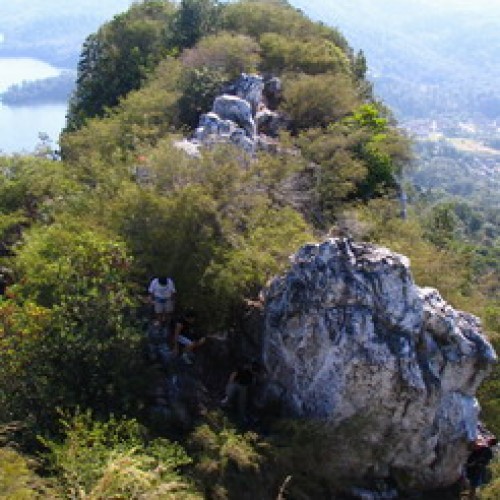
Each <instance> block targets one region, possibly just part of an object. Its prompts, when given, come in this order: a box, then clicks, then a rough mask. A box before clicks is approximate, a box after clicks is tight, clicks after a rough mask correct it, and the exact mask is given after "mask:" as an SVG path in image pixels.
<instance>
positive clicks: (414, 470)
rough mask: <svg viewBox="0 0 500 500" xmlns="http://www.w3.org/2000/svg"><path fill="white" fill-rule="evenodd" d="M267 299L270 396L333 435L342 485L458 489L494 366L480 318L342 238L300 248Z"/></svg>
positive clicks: (403, 262)
mask: <svg viewBox="0 0 500 500" xmlns="http://www.w3.org/2000/svg"><path fill="white" fill-rule="evenodd" d="M264 295H265V297H264V300H265V328H264V335H263V338H264V341H263V342H264V345H263V359H264V363H265V366H266V369H267V371H268V374H269V382H270V393H272V394H274V397H275V398H278V399H279V400H280V401H281V402H282V404H283V405H284V407H285V408H286V414H287V415H289V416H295V417H308V418H320V419H321V420H323V421H326V422H328V423H329V424H331V428H332V453H333V454H337V455H338V454H340V456H342V461H341V462H339V465H338V473H339V475H340V476H345V477H346V478H350V479H352V478H354V479H356V478H361V479H363V478H370V477H371V478H383V479H387V478H392V479H395V480H396V482H398V484H399V486H400V487H403V488H426V489H429V488H433V487H438V486H442V485H448V484H451V483H453V482H454V481H455V480H457V478H458V477H459V476H460V472H461V466H462V465H463V463H464V462H465V460H466V457H467V454H468V452H467V443H468V441H470V440H471V439H473V438H474V436H475V433H476V425H477V418H478V404H477V401H476V399H475V393H476V390H477V388H478V386H479V384H480V383H481V381H482V380H483V379H484V378H485V376H486V375H487V374H488V372H489V370H490V368H491V366H492V364H493V363H494V362H495V360H496V355H495V352H494V350H493V348H492V347H491V345H490V344H489V342H488V341H487V340H486V339H485V338H484V337H483V335H482V332H481V325H480V322H479V320H478V319H477V318H475V317H474V316H472V315H470V314H467V313H464V312H460V311H456V310H454V309H453V308H452V307H451V306H450V305H449V304H447V303H446V302H445V301H444V300H443V299H442V298H441V296H440V295H439V293H438V292H437V291H436V290H433V289H421V288H419V287H418V286H416V285H415V283H414V282H413V279H412V276H411V273H410V269H409V262H408V259H406V258H405V257H403V256H401V255H398V254H395V253H392V252H391V251H389V250H388V249H385V248H379V247H375V246H373V245H370V244H366V243H354V242H352V241H351V240H349V239H331V240H328V241H326V242H324V243H322V244H319V245H308V246H305V247H303V248H302V249H301V250H300V251H299V252H298V253H297V254H296V255H295V256H294V257H293V259H292V266H291V269H290V270H289V272H288V273H287V274H286V275H283V276H281V277H278V278H276V279H275V280H274V281H273V282H272V283H271V284H270V285H269V287H268V288H267V290H266V291H265V293H264ZM335 429H337V431H335ZM336 432H337V435H336V434H335V433H336ZM339 443H340V444H339ZM339 448H342V449H339ZM343 448H345V450H344V449H343Z"/></svg>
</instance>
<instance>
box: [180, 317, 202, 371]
mask: <svg viewBox="0 0 500 500" xmlns="http://www.w3.org/2000/svg"><path fill="white" fill-rule="evenodd" d="M173 323H174V325H173V332H174V335H173V342H172V343H173V349H174V353H175V354H176V355H178V354H179V350H180V349H182V351H183V352H182V355H181V358H182V360H183V361H184V362H185V363H186V364H188V365H191V364H193V351H194V350H195V349H197V348H198V347H200V346H201V345H203V344H204V343H205V341H206V338H205V337H200V338H197V334H196V333H195V331H194V329H193V326H194V325H195V323H196V313H195V311H194V310H193V309H188V310H187V311H186V312H185V313H184V315H183V316H181V317H180V318H178V319H177V320H175V321H174V322H173Z"/></svg>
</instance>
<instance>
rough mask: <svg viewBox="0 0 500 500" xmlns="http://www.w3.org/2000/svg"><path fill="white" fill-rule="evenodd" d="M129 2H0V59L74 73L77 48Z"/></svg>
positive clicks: (32, 0)
mask: <svg viewBox="0 0 500 500" xmlns="http://www.w3.org/2000/svg"><path fill="white" fill-rule="evenodd" d="M130 4H131V0H106V1H99V0H79V1H78V2H68V1H66V0H46V1H42V0H11V1H9V2H0V19H1V20H2V23H1V25H0V33H1V34H2V35H3V36H4V40H3V43H1V44H0V56H29V57H37V58H40V59H42V60H44V61H47V62H49V63H52V64H54V65H56V66H60V67H67V68H71V69H74V68H75V65H76V62H77V60H78V55H79V53H80V50H81V44H82V42H83V40H84V39H85V38H86V36H87V35H88V34H89V33H92V32H94V31H95V30H96V29H97V28H98V27H99V26H100V25H101V24H102V23H103V22H104V21H106V20H108V19H110V18H111V17H113V15H115V14H116V13H118V12H121V11H123V10H125V9H126V8H127V7H128V6H129V5H130Z"/></svg>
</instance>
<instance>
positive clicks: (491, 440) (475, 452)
mask: <svg viewBox="0 0 500 500" xmlns="http://www.w3.org/2000/svg"><path fill="white" fill-rule="evenodd" d="M497 442H498V441H497V439H496V438H495V437H494V436H485V435H482V434H479V436H478V437H477V439H476V440H475V441H474V442H473V444H472V451H471V453H470V455H469V457H468V458H467V462H466V464H465V477H466V478H467V481H468V483H469V500H475V499H476V498H477V496H476V491H477V488H479V487H481V486H482V485H483V484H485V482H486V472H487V470H486V468H487V466H488V464H489V463H490V462H491V460H492V459H493V450H492V449H491V448H492V447H493V446H495V445H496V444H497Z"/></svg>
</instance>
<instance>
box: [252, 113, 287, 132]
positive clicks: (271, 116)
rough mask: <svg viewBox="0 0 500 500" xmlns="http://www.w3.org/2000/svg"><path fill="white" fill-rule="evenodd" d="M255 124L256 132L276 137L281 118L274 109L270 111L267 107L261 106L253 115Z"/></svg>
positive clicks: (280, 125)
mask: <svg viewBox="0 0 500 500" xmlns="http://www.w3.org/2000/svg"><path fill="white" fill-rule="evenodd" d="M255 122H256V124H257V132H258V133H259V134H264V135H267V136H269V137H278V135H279V131H280V129H281V127H282V122H283V120H282V118H281V115H280V114H279V113H277V112H276V111H271V110H269V109H267V108H262V109H260V110H259V111H257V114H256V115H255Z"/></svg>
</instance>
